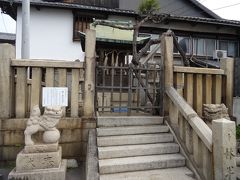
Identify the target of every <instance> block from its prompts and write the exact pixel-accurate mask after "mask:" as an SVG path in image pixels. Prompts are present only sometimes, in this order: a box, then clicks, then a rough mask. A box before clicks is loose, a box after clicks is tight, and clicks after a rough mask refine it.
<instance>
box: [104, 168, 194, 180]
mask: <svg viewBox="0 0 240 180" xmlns="http://www.w3.org/2000/svg"><path fill="white" fill-rule="evenodd" d="M100 180H195V178H194V174H193V173H192V171H190V170H189V169H188V168H186V167H178V168H169V169H157V170H149V171H135V172H127V173H116V174H103V175H100Z"/></svg>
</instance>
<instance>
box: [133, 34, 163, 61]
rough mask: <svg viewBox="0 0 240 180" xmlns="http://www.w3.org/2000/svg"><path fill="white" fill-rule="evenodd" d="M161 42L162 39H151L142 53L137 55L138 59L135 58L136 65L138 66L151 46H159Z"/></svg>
mask: <svg viewBox="0 0 240 180" xmlns="http://www.w3.org/2000/svg"><path fill="white" fill-rule="evenodd" d="M160 42H161V39H150V40H149V41H148V42H147V44H146V45H145V46H144V47H143V48H142V49H141V50H140V52H139V53H138V54H137V55H136V57H135V58H134V61H135V63H136V64H134V65H138V63H139V61H140V59H141V57H142V56H143V55H144V54H145V53H146V52H147V51H148V50H149V48H150V47H151V45H153V44H159V43H160Z"/></svg>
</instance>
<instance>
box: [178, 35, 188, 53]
mask: <svg viewBox="0 0 240 180" xmlns="http://www.w3.org/2000/svg"><path fill="white" fill-rule="evenodd" d="M178 42H179V45H180V46H181V48H182V49H183V51H184V52H186V53H189V50H190V47H189V38H187V37H179V38H178Z"/></svg>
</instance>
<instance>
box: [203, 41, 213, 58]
mask: <svg viewBox="0 0 240 180" xmlns="http://www.w3.org/2000/svg"><path fill="white" fill-rule="evenodd" d="M205 47H206V53H207V54H206V55H207V56H213V51H214V50H215V40H214V39H205Z"/></svg>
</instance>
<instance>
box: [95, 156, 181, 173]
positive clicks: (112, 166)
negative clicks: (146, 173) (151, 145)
mask: <svg viewBox="0 0 240 180" xmlns="http://www.w3.org/2000/svg"><path fill="white" fill-rule="evenodd" d="M182 166H185V158H184V157H183V156H182V155H180V154H167V155H153V156H138V157H128V158H115V159H104V160H99V172H100V174H112V173H120V172H133V171H141V170H154V169H164V168H173V167H182Z"/></svg>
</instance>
